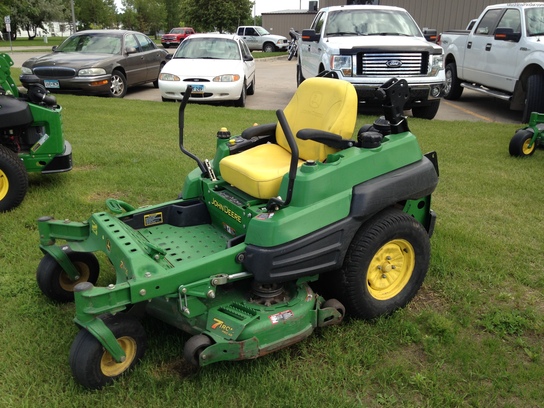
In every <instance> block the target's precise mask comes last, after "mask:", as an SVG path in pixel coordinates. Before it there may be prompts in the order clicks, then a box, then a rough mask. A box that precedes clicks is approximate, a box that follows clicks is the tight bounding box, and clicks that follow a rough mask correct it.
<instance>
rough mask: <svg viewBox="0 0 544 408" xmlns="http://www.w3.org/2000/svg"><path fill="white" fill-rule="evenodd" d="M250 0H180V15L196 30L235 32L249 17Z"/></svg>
mask: <svg viewBox="0 0 544 408" xmlns="http://www.w3.org/2000/svg"><path fill="white" fill-rule="evenodd" d="M252 5H253V3H252V2H251V1H250V0H181V17H182V19H183V20H184V21H185V23H186V24H187V25H190V26H192V27H194V28H195V29H196V30H197V31H219V32H220V33H222V32H224V31H227V32H235V31H236V27H238V25H240V23H241V22H244V21H245V20H246V19H248V18H250V17H251V8H252Z"/></svg>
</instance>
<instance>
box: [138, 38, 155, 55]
mask: <svg viewBox="0 0 544 408" xmlns="http://www.w3.org/2000/svg"><path fill="white" fill-rule="evenodd" d="M136 38H137V39H138V42H139V43H140V47H142V51H153V50H154V49H155V44H153V41H151V40H150V39H149V38H148V37H146V36H145V35H143V34H136Z"/></svg>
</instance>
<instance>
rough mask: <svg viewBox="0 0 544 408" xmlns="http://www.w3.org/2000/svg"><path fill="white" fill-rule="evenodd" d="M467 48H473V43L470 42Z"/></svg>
mask: <svg viewBox="0 0 544 408" xmlns="http://www.w3.org/2000/svg"><path fill="white" fill-rule="evenodd" d="M467 48H468V49H470V48H472V41H469V42H468V43H467Z"/></svg>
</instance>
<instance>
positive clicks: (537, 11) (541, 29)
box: [525, 7, 544, 37]
mask: <svg viewBox="0 0 544 408" xmlns="http://www.w3.org/2000/svg"><path fill="white" fill-rule="evenodd" d="M525 24H526V25H527V36H528V37H530V36H532V35H543V34H544V7H531V8H526V9H525Z"/></svg>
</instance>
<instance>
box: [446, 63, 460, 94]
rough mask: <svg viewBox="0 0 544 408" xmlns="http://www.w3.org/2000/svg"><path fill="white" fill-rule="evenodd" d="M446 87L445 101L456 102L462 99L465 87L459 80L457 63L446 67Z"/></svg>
mask: <svg viewBox="0 0 544 408" xmlns="http://www.w3.org/2000/svg"><path fill="white" fill-rule="evenodd" d="M445 74H446V86H445V87H444V99H449V100H450V101H455V100H457V99H459V98H460V97H461V94H462V93H463V87H462V86H461V81H459V78H457V67H456V66H455V62H450V63H449V64H448V65H446V72H445Z"/></svg>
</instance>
